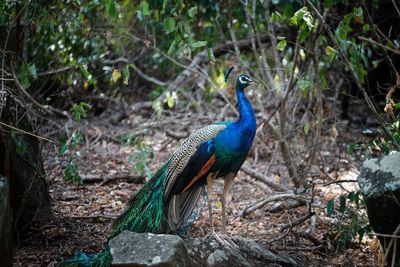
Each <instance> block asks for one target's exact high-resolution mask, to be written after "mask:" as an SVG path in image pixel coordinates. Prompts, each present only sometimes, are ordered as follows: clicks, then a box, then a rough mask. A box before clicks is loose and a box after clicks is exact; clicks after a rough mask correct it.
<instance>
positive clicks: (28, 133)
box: [0, 121, 56, 144]
mask: <svg viewBox="0 0 400 267" xmlns="http://www.w3.org/2000/svg"><path fill="white" fill-rule="evenodd" d="M0 125H3V126H5V127H8V128H10V129H12V130H15V131H18V132H21V133H23V134H27V135H30V136H33V137H36V138H37V139H40V140H44V141H47V142H50V143H54V144H55V143H56V142H54V141H52V140H50V139H48V138H46V137H42V136H39V135H36V134H33V133H30V132H27V131H24V130H22V129H19V128H16V127H14V126H11V125H8V124H6V123H3V122H1V121H0Z"/></svg>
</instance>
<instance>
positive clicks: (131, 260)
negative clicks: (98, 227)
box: [109, 231, 193, 267]
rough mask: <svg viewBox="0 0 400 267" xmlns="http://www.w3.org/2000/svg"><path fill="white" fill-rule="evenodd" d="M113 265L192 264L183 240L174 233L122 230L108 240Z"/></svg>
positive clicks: (131, 266) (173, 266)
mask: <svg viewBox="0 0 400 267" xmlns="http://www.w3.org/2000/svg"><path fill="white" fill-rule="evenodd" d="M109 247H110V251H111V254H112V257H113V262H112V264H113V266H125V267H134V266H135V267H136V266H154V267H156V266H157V267H169V266H171V267H175V266H176V267H179V266H180V267H185V266H193V263H192V261H191V259H190V257H189V255H188V252H187V250H186V247H185V244H184V242H183V240H182V239H181V238H180V237H179V236H176V235H162V234H160V235H155V234H150V233H133V232H129V231H123V232H122V233H121V234H119V235H118V236H116V237H114V238H113V239H111V240H110V241H109Z"/></svg>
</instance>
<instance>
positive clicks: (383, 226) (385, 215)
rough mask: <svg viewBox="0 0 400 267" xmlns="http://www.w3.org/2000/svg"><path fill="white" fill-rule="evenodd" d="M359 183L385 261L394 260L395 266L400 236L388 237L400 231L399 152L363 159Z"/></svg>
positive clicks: (399, 261)
mask: <svg viewBox="0 0 400 267" xmlns="http://www.w3.org/2000/svg"><path fill="white" fill-rule="evenodd" d="M358 184H359V185H360V189H361V193H362V194H363V196H364V200H365V204H366V207H367V214H368V218H369V221H370V224H371V226H372V228H373V229H374V231H375V232H376V233H377V234H378V238H379V241H380V242H381V245H382V247H383V249H384V251H385V252H386V254H387V257H386V260H387V263H388V264H389V265H391V263H392V260H394V262H395V265H394V266H400V243H399V242H400V239H398V238H397V240H395V239H394V238H392V237H391V235H396V236H399V235H400V153H399V152H393V153H391V154H390V155H387V156H385V157H383V158H382V159H369V160H366V161H365V162H364V163H363V167H362V169H361V172H360V175H359V176H358ZM396 229H397V231H396ZM379 234H383V235H379Z"/></svg>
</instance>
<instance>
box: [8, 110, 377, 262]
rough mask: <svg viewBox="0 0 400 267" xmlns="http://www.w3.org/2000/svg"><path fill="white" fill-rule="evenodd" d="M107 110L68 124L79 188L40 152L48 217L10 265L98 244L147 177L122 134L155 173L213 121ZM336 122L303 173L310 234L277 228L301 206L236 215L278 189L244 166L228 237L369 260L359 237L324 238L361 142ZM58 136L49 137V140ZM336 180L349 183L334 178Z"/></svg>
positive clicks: (272, 174)
mask: <svg viewBox="0 0 400 267" xmlns="http://www.w3.org/2000/svg"><path fill="white" fill-rule="evenodd" d="M111 115H112V112H108V113H107V112H105V113H104V114H101V115H100V116H98V117H92V118H89V119H88V120H85V121H83V122H82V123H81V124H79V125H78V126H77V128H76V129H75V131H77V132H80V133H81V134H83V135H84V140H83V141H82V142H81V143H80V144H79V145H77V146H76V147H74V148H71V153H72V154H74V155H76V157H77V160H76V162H77V165H78V167H79V173H80V175H81V176H82V177H83V178H84V182H83V184H82V185H75V184H73V183H71V182H66V181H64V179H63V167H64V166H65V162H66V159H65V157H64V156H60V153H59V147H58V146H55V145H49V144H47V145H45V146H44V149H43V157H44V159H45V169H46V173H47V178H48V181H49V184H50V194H51V197H52V203H53V212H54V220H53V221H50V222H48V223H47V224H46V225H40V226H37V225H33V226H31V228H30V229H29V230H28V231H27V232H26V233H25V234H24V235H23V236H20V237H19V238H18V240H17V242H16V244H17V247H16V249H15V256H14V266H56V265H57V264H59V263H60V262H62V260H63V259H65V258H68V257H70V256H72V255H73V254H74V253H75V252H77V251H85V252H98V251H99V250H100V249H101V248H102V246H103V244H104V242H105V240H106V237H107V235H108V233H109V232H110V227H111V225H112V222H113V219H114V218H115V217H117V216H118V215H119V214H120V213H121V212H122V210H123V209H124V206H125V204H126V203H127V201H128V200H129V198H130V196H131V195H132V194H133V193H134V192H136V191H137V190H139V189H140V187H141V186H142V185H143V183H144V182H145V180H146V178H144V177H143V175H142V174H140V173H138V172H137V171H135V169H137V168H138V166H137V164H138V163H137V159H138V145H137V144H136V145H130V144H129V142H128V141H129V140H128V141H127V140H125V139H124V138H122V139H121V138H120V137H121V136H124V135H125V134H127V133H138V131H139V132H140V133H139V136H140V137H141V138H144V139H143V140H145V142H146V144H147V145H148V146H149V147H150V148H151V149H152V152H151V153H148V154H146V155H153V156H154V157H153V158H152V159H151V160H149V161H148V162H146V164H147V165H146V166H147V167H148V170H150V171H153V173H154V172H155V170H157V168H158V167H160V166H161V165H162V164H163V163H164V162H165V161H166V159H167V158H168V157H169V155H170V154H171V153H172V152H173V151H174V150H175V148H176V147H177V146H178V144H179V143H180V142H181V141H182V140H183V139H182V138H184V136H185V135H187V133H188V132H190V131H191V130H192V129H194V128H196V127H197V126H198V125H200V124H205V123H210V122H212V121H213V118H209V117H207V116H203V117H201V118H190V117H180V118H170V119H161V120H158V119H156V118H154V117H150V118H149V117H146V113H143V114H141V115H138V114H135V115H129V116H128V117H127V118H125V119H124V120H123V121H121V122H120V123H119V124H117V125H111V127H110V124H109V123H108V119H109V118H110V116H111ZM182 121H183V122H184V123H183V124H182ZM193 121H196V123H193ZM62 123H65V122H62ZM185 123H186V124H185ZM165 125H168V129H169V130H170V131H169V132H168V131H166V130H165V129H166V127H165ZM185 125H186V126H185ZM182 127H185V129H186V132H183V133H182V132H181V129H182ZM335 127H336V130H337V131H338V135H337V136H336V135H335V136H332V135H331V134H329V129H327V131H326V134H325V136H324V137H323V139H322V141H321V144H320V147H322V149H321V151H320V154H319V158H318V164H320V165H321V166H322V165H323V166H322V167H321V166H320V168H315V170H313V173H314V174H313V175H312V176H310V179H311V180H312V181H313V183H314V184H315V186H314V189H315V190H314V196H313V205H312V209H313V211H314V212H315V213H316V217H315V218H316V221H315V225H314V226H315V233H314V235H313V238H310V237H308V238H304V237H301V233H304V232H306V231H307V229H308V228H309V227H310V225H311V221H310V219H309V218H308V219H307V220H305V221H304V222H302V223H300V224H299V225H296V226H293V227H292V228H290V227H289V228H288V229H287V230H283V231H281V230H280V228H281V227H282V226H284V225H286V224H287V223H288V222H294V221H295V220H296V219H298V218H300V217H302V216H304V215H307V214H308V213H309V207H307V206H300V207H298V208H285V209H283V210H281V211H279V212H272V209H273V208H274V207H276V206H277V205H278V204H279V203H285V201H283V202H282V201H277V202H272V203H270V204H268V205H266V206H264V207H262V208H260V209H257V210H256V211H254V212H252V213H251V214H249V215H247V216H246V217H243V216H241V212H242V211H243V209H244V208H245V207H247V206H249V205H251V204H254V203H255V202H256V201H257V200H260V199H262V198H265V197H266V196H272V195H274V194H277V193H276V192H271V190H270V188H269V187H268V186H266V185H265V184H263V183H262V182H261V181H259V180H257V179H254V178H253V177H251V176H249V175H248V174H246V173H244V172H243V171H240V172H239V174H238V176H237V178H236V180H235V183H234V186H233V189H232V196H233V198H232V201H231V202H230V204H229V207H228V216H229V217H228V228H227V229H228V233H229V234H230V235H240V236H242V237H246V238H251V239H254V240H256V241H257V242H259V243H262V244H265V245H266V246H268V247H269V248H270V249H272V250H276V251H278V250H286V251H290V252H291V253H294V254H299V255H301V256H302V257H304V258H305V259H306V261H307V262H309V264H310V266H374V265H375V260H374V257H373V253H372V251H371V246H370V242H371V240H369V239H368V238H364V239H363V240H362V242H361V244H358V243H354V244H352V245H351V246H350V248H348V249H346V250H344V251H337V250H336V249H335V244H334V240H335V238H334V237H331V236H330V232H331V228H332V223H333V219H332V218H331V217H328V216H327V214H326V204H327V201H329V200H330V199H332V198H337V197H338V195H340V194H342V193H346V192H347V191H352V190H357V183H355V182H354V180H355V179H356V177H357V174H358V172H359V165H360V163H359V162H360V161H359V159H357V158H355V157H354V156H352V155H349V154H347V153H346V147H347V145H348V144H352V143H353V144H354V143H359V142H362V141H363V136H362V128H361V127H360V126H359V125H357V124H354V123H349V122H348V121H344V122H338V123H337V124H335ZM176 129H178V130H176ZM58 137H59V136H57V135H54V136H53V138H54V139H56V138H58ZM267 145H268V146H271V148H274V147H275V146H276V144H274V143H273V142H272V141H271V142H269V143H267ZM141 151H142V150H141ZM275 151H276V150H275ZM76 153H78V154H76ZM132 156H133V157H132ZM139 156H140V154H139ZM146 166H145V167H146ZM246 166H248V167H250V168H251V169H252V170H256V171H257V172H259V173H263V175H265V176H266V177H268V178H271V179H273V180H274V181H276V182H279V181H281V180H282V179H283V178H282V177H284V175H285V172H284V171H283V170H282V169H283V165H282V163H281V162H280V161H279V160H272V159H271V157H261V156H257V157H256V156H255V153H251V154H250V156H249V158H248V160H247V161H246ZM321 170H322V171H321ZM340 180H349V181H350V182H338V181H340ZM221 189H222V181H218V182H217V184H216V187H215V191H214V199H218V197H219V195H220V193H221ZM304 194H309V192H305V193H304ZM215 206H216V207H215V209H214V210H215V216H214V218H215V219H214V220H215V224H216V225H217V226H219V225H220V223H221V203H220V202H219V201H215ZM202 211H203V212H202V213H201V215H200V217H199V218H198V220H197V221H196V222H195V223H194V224H193V226H192V227H191V230H190V233H191V234H192V235H205V234H207V231H208V215H207V209H205V208H204V209H203V210H202ZM311 226H313V225H311Z"/></svg>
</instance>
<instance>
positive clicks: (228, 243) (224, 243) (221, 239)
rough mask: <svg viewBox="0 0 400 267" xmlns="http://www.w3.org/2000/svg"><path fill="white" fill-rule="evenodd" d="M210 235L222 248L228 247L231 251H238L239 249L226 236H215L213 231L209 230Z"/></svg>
mask: <svg viewBox="0 0 400 267" xmlns="http://www.w3.org/2000/svg"><path fill="white" fill-rule="evenodd" d="M210 235H211V236H212V237H213V238H214V239H215V240H217V241H218V243H220V244H221V245H222V246H228V247H229V248H231V249H234V250H238V249H239V247H238V245H236V243H235V242H233V240H232V239H231V238H230V237H229V236H228V235H226V234H217V233H216V232H215V231H214V229H212V230H211V233H210Z"/></svg>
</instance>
